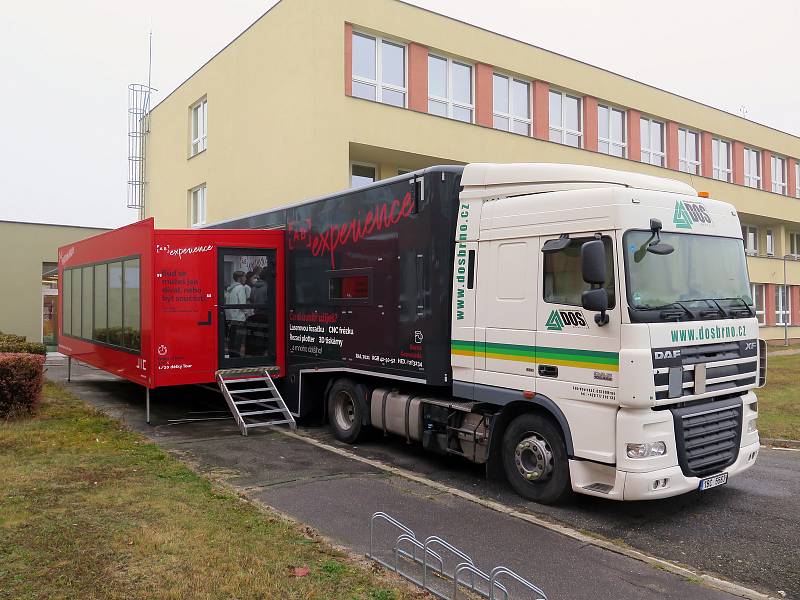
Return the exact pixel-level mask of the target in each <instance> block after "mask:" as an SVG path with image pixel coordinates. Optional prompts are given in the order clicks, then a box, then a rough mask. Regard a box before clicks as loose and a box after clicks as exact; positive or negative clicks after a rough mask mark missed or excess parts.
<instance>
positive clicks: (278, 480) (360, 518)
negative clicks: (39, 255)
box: [48, 365, 800, 600]
mask: <svg viewBox="0 0 800 600" xmlns="http://www.w3.org/2000/svg"><path fill="white" fill-rule="evenodd" d="M48 376H50V377H51V378H53V379H56V380H58V379H64V377H65V368H64V367H63V366H61V365H50V366H49V371H48ZM70 388H71V390H72V391H73V392H75V393H76V394H78V395H79V396H81V397H82V398H83V399H84V400H86V401H87V402H89V403H91V404H93V405H95V406H98V407H99V408H101V409H102V410H104V411H106V412H107V413H109V414H110V415H112V416H114V417H117V418H120V419H122V420H123V421H125V422H126V423H127V424H128V425H129V426H130V427H131V428H133V429H136V430H139V431H141V432H143V433H144V434H145V435H147V436H149V437H150V438H152V439H153V440H154V441H156V442H157V443H158V444H160V445H161V446H163V447H165V448H167V449H170V450H171V451H173V452H177V453H178V454H180V455H182V456H184V457H186V458H187V459H188V460H190V461H191V462H192V463H193V464H195V465H196V466H197V467H198V468H199V469H200V470H201V471H204V472H207V473H210V474H212V475H214V476H216V477H218V478H222V479H225V480H226V481H227V482H228V483H230V484H231V485H233V486H236V487H237V488H239V489H240V490H242V491H243V493H244V494H246V495H247V496H248V497H250V498H252V499H253V500H256V501H260V502H263V503H265V504H267V505H269V506H271V507H274V508H276V509H278V510H280V511H281V512H284V513H286V514H288V515H290V516H291V517H293V518H295V519H297V520H299V521H302V522H304V523H307V524H309V525H311V526H312V527H314V528H315V529H317V530H319V531H320V532H321V533H322V534H323V535H325V536H326V537H328V538H330V539H332V540H333V541H334V542H336V543H339V544H341V545H343V546H346V547H348V548H350V549H352V550H353V551H354V552H356V553H364V552H366V551H367V549H368V546H369V517H370V515H371V514H372V513H374V512H376V511H379V510H380V511H385V512H387V513H389V514H391V515H393V516H394V517H396V518H397V519H399V520H400V521H402V522H403V523H405V524H406V525H408V526H409V527H411V528H412V529H413V530H414V531H415V532H416V533H417V537H420V538H424V537H427V536H428V535H432V534H436V535H439V536H441V537H443V538H445V539H447V540H448V541H449V542H451V543H453V544H455V545H456V546H458V547H459V548H461V549H462V550H464V551H466V552H467V553H468V554H470V555H471V556H472V557H473V559H474V560H475V563H476V565H478V566H479V567H481V568H483V569H484V570H487V569H491V568H492V567H494V566H497V565H501V564H502V565H505V566H508V567H510V568H512V569H515V570H517V571H519V572H520V573H521V574H522V575H523V576H525V577H529V578H530V579H531V580H532V581H533V582H534V583H536V584H537V585H539V586H540V587H542V588H543V589H544V591H545V592H546V593H547V596H548V598H550V599H551V600H553V599H559V598H564V599H569V600H582V599H584V598H585V599H587V600H588V599H592V600H593V599H595V598H614V599H618V600H627V599H648V600H649V599H651V598H652V599H656V598H658V599H672V598H675V599H680V600H693V599H698V600H699V599H709V600H716V599H730V598H735V597H736V596H732V595H730V594H727V593H723V592H720V591H717V590H712V589H709V588H706V587H703V586H700V585H697V584H696V583H693V582H690V581H687V580H685V579H682V578H681V577H679V576H677V575H674V574H671V573H668V572H665V571H663V570H660V569H657V568H654V567H652V566H649V565H647V564H645V563H642V562H640V561H637V560H634V559H632V558H629V557H627V556H623V555H620V554H618V553H615V552H611V551H609V550H606V549H603V548H599V547H597V546H594V545H591V544H586V543H581V542H580V541H578V540H575V539H572V538H568V537H565V536H563V535H561V534H558V533H556V532H553V531H551V530H549V529H545V528H543V527H540V526H537V525H535V524H532V523H527V522H524V521H521V520H520V519H517V518H515V517H513V516H509V515H506V514H502V513H500V512H497V511H494V510H491V509H490V508H486V507H484V506H481V505H479V504H476V503H474V502H470V501H469V500H465V499H463V498H461V497H459V496H457V495H453V494H449V493H446V492H442V491H441V490H440V489H433V488H431V487H429V486H426V485H424V484H421V483H418V482H413V481H409V480H408V479H405V478H403V477H399V476H397V475H393V474H390V473H387V472H386V471H385V470H382V469H379V468H376V467H374V466H371V465H368V464H364V463H362V462H358V461H356V460H353V459H350V458H347V457H345V456H341V455H338V454H334V453H332V452H330V451H326V450H324V449H321V448H317V447H314V446H311V445H309V444H307V443H305V442H303V441H300V440H297V439H293V438H290V437H287V436H284V435H281V434H279V433H274V432H268V431H261V432H258V433H251V435H250V436H248V437H247V438H244V437H241V436H240V435H239V433H238V429H237V428H236V427H235V425H234V423H233V421H232V420H230V419H227V418H226V417H227V416H228V414H227V410H226V407H225V404H224V402H223V401H222V400H221V396H218V395H216V394H211V393H208V392H204V391H202V390H199V389H198V388H178V389H173V390H170V391H159V392H158V393H155V394H154V395H153V403H152V426H148V425H146V424H145V423H144V393H143V389H142V388H140V387H138V386H135V385H132V384H129V383H127V382H124V381H121V380H119V379H116V378H113V377H111V376H109V375H107V374H104V373H102V372H99V371H96V370H94V369H91V368H89V367H86V366H83V365H80V366H78V367H73V382H72V383H71V384H70ZM216 417H220V420H201V421H189V422H172V421H171V420H173V419H184V418H193V419H207V418H212V419H213V418H216ZM304 433H306V434H310V435H311V436H312V437H313V438H315V439H318V440H320V441H323V442H325V443H327V444H330V445H332V446H337V447H339V448H341V449H344V450H347V451H348V452H352V453H353V454H356V455H359V456H362V457H365V458H370V459H374V460H377V461H380V462H382V463H385V464H387V465H391V466H396V467H399V468H402V469H405V470H408V471H411V472H414V473H417V474H419V475H422V476H424V477H426V478H428V479H431V480H433V481H435V482H438V483H441V484H444V485H447V486H451V487H453V488H457V489H459V490H463V491H467V492H469V493H471V494H474V495H476V496H480V497H484V498H488V499H492V500H495V501H497V502H500V503H502V504H504V505H506V506H509V507H511V508H514V509H516V510H518V511H520V512H526V513H530V514H533V515H536V516H539V517H542V518H545V519H547V520H550V521H553V522H557V523H561V524H565V525H568V526H570V527H572V528H575V529H578V530H582V531H585V532H590V533H591V534H597V535H600V536H603V537H605V538H607V539H610V540H618V541H621V542H623V543H625V544H627V545H628V546H630V547H633V548H635V549H639V550H642V551H644V552H646V553H648V554H650V555H654V556H657V557H662V558H666V559H668V560H670V561H673V562H677V563H682V564H685V565H687V566H689V567H691V568H694V569H696V570H699V571H703V572H708V573H710V574H715V575H718V576H722V577H723V578H725V579H728V580H731V581H735V582H737V583H740V584H742V585H746V586H748V587H751V588H753V589H756V590H760V591H762V592H765V593H769V594H771V595H773V596H775V597H787V598H800V558H798V546H799V545H800V538H799V535H800V534H799V532H800V527H799V526H798V517H800V510H798V502H797V498H798V495H799V494H800V478H798V473H800V453H798V452H792V451H782V450H770V449H762V452H761V455H760V457H759V461H758V464H757V465H756V467H754V468H753V469H751V470H750V471H748V472H747V473H746V474H745V475H743V476H742V477H740V478H738V479H734V480H731V482H730V483H729V484H728V485H727V486H725V487H723V488H719V489H715V490H711V491H709V492H706V493H704V494H699V493H694V494H688V495H685V496H681V497H678V498H673V499H666V500H660V501H650V502H637V503H616V502H611V501H608V500H603V499H600V498H592V497H585V496H578V497H576V499H575V500H574V501H572V502H571V503H569V504H567V505H565V506H560V507H545V506H540V505H537V504H534V503H530V502H527V501H524V500H522V499H521V498H520V497H518V496H517V495H516V494H514V493H513V492H512V491H511V490H510V489H508V488H507V487H506V486H505V485H504V484H502V483H496V482H488V481H486V480H485V479H484V477H483V471H482V469H480V468H478V467H476V466H475V465H471V464H469V463H466V462H463V461H461V460H458V459H456V458H454V457H438V456H436V455H432V454H429V453H427V452H423V451H421V450H420V449H418V448H416V447H414V446H408V445H406V444H405V442H404V441H402V440H399V439H397V438H385V439H384V438H381V437H380V436H374V438H373V439H372V440H370V441H366V442H362V443H361V444H359V445H358V446H355V447H352V446H347V445H344V444H340V443H339V442H337V441H335V440H333V438H332V437H331V436H330V434H329V433H328V432H327V430H326V429H324V428H305V429H304ZM392 536H393V534H392V532H391V531H389V530H388V529H386V528H385V527H383V528H382V529H381V527H379V529H378V534H376V547H378V548H380V550H381V551H382V552H383V554H382V556H384V557H385V558H387V559H388V558H390V557H389V555H388V554H387V553H386V552H387V550H388V548H389V547H390V545H391V543H390V540H391V539H393V537H392ZM394 537H396V534H394ZM779 592H783V593H784V594H785V595H781V594H780V593H779Z"/></svg>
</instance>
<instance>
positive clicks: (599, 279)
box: [581, 240, 606, 285]
mask: <svg viewBox="0 0 800 600" xmlns="http://www.w3.org/2000/svg"><path fill="white" fill-rule="evenodd" d="M581 271H582V273H583V280H584V281H585V282H586V283H589V284H591V285H603V284H604V283H605V282H606V249H605V246H604V245H603V242H602V240H592V241H590V242H586V243H584V244H583V246H581Z"/></svg>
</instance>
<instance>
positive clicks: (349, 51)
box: [344, 23, 353, 96]
mask: <svg viewBox="0 0 800 600" xmlns="http://www.w3.org/2000/svg"><path fill="white" fill-rule="evenodd" d="M344 93H345V94H346V95H348V96H352V95H353V26H352V25H351V24H350V23H345V24H344Z"/></svg>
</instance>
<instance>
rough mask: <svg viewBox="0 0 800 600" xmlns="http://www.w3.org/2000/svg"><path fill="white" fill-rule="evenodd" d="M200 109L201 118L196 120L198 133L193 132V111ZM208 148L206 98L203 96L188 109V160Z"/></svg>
mask: <svg viewBox="0 0 800 600" xmlns="http://www.w3.org/2000/svg"><path fill="white" fill-rule="evenodd" d="M198 109H200V114H201V115H202V118H198V119H197V126H198V131H195V129H194V127H195V119H194V114H195V111H196V110H198ZM206 148H208V98H207V97H206V96H203V97H202V98H200V100H198V101H197V102H195V103H194V104H192V105H191V106H190V107H189V158H192V157H193V156H197V155H198V154H200V153H201V152H205V150H206Z"/></svg>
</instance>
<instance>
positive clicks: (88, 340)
mask: <svg viewBox="0 0 800 600" xmlns="http://www.w3.org/2000/svg"><path fill="white" fill-rule="evenodd" d="M130 260H138V261H139V286H138V290H139V323H138V332H139V349H138V350H135V349H133V348H128V347H126V346H123V345H120V344H112V343H111V342H108V341H102V340H97V339H94V337H91V338H87V337H83V336H82V335H75V334H74V333H72V332H70V333H66V332H64V331H63V329H62V332H61V334H62V335H64V336H66V337H71V338H74V339H77V340H81V341H83V342H86V343H88V344H95V345H97V346H105V347H106V348H111V349H112V350H118V351H120V352H127V353H128V354H133V355H136V356H140V355H141V354H142V348H141V346H142V344H141V334H142V314H143V311H142V297H143V296H142V255H141V254H131V255H128V256H122V257H115V258H110V259H107V260H99V261H95V262H91V263H86V264H81V265H74V266H70V267H67V268H65V269H63V271H62V274H65V273H67V272H69V273H70V286H71V287H74V286H72V284H73V283H74V281H72V275H71V273H72V271H81V272H82V270H83V269H86V268H91V270H92V311H91V313H92V323H91V328H90V330H91V332H92V336H94V332H95V314H96V311H95V306H94V297H95V293H96V291H95V285H94V283H95V279H96V278H95V277H94V272H95V267H97V266H98V265H106V329H108V328H109V323H108V316H109V310H108V307H109V304H110V302H109V301H108V298H109V294H108V289H109V287H108V286H109V282H110V279H111V269H110V268H109V267H110V265H111V264H113V263H119V264H120V266H121V280H120V284H121V287H120V289H121V302H120V319H121V323H122V325H121V328H123V329H124V327H125V262H126V261H130ZM81 280H83V278H82V277H81ZM72 292H73V294H74V292H75V290H74V289H73V290H72ZM82 294H83V281H81V303H80V304H81V306H80V310H81V313H83V301H82V300H83V297H82ZM61 302H62V306H61V307H60V308H61V309H62V310H63V302H64V300H63V298H62V301H61ZM71 304H72V305H73V306H72V307H71V308H73V309H74V308H75V307H74V304H75V303H74V301H72V302H71ZM82 321H83V319H81V327H80V330H81V333H82V332H83V331H82V330H83V322H82ZM71 329H72V330H73V331H74V329H75V328H74V327H72V328H71ZM123 339H124V331H123Z"/></svg>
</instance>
